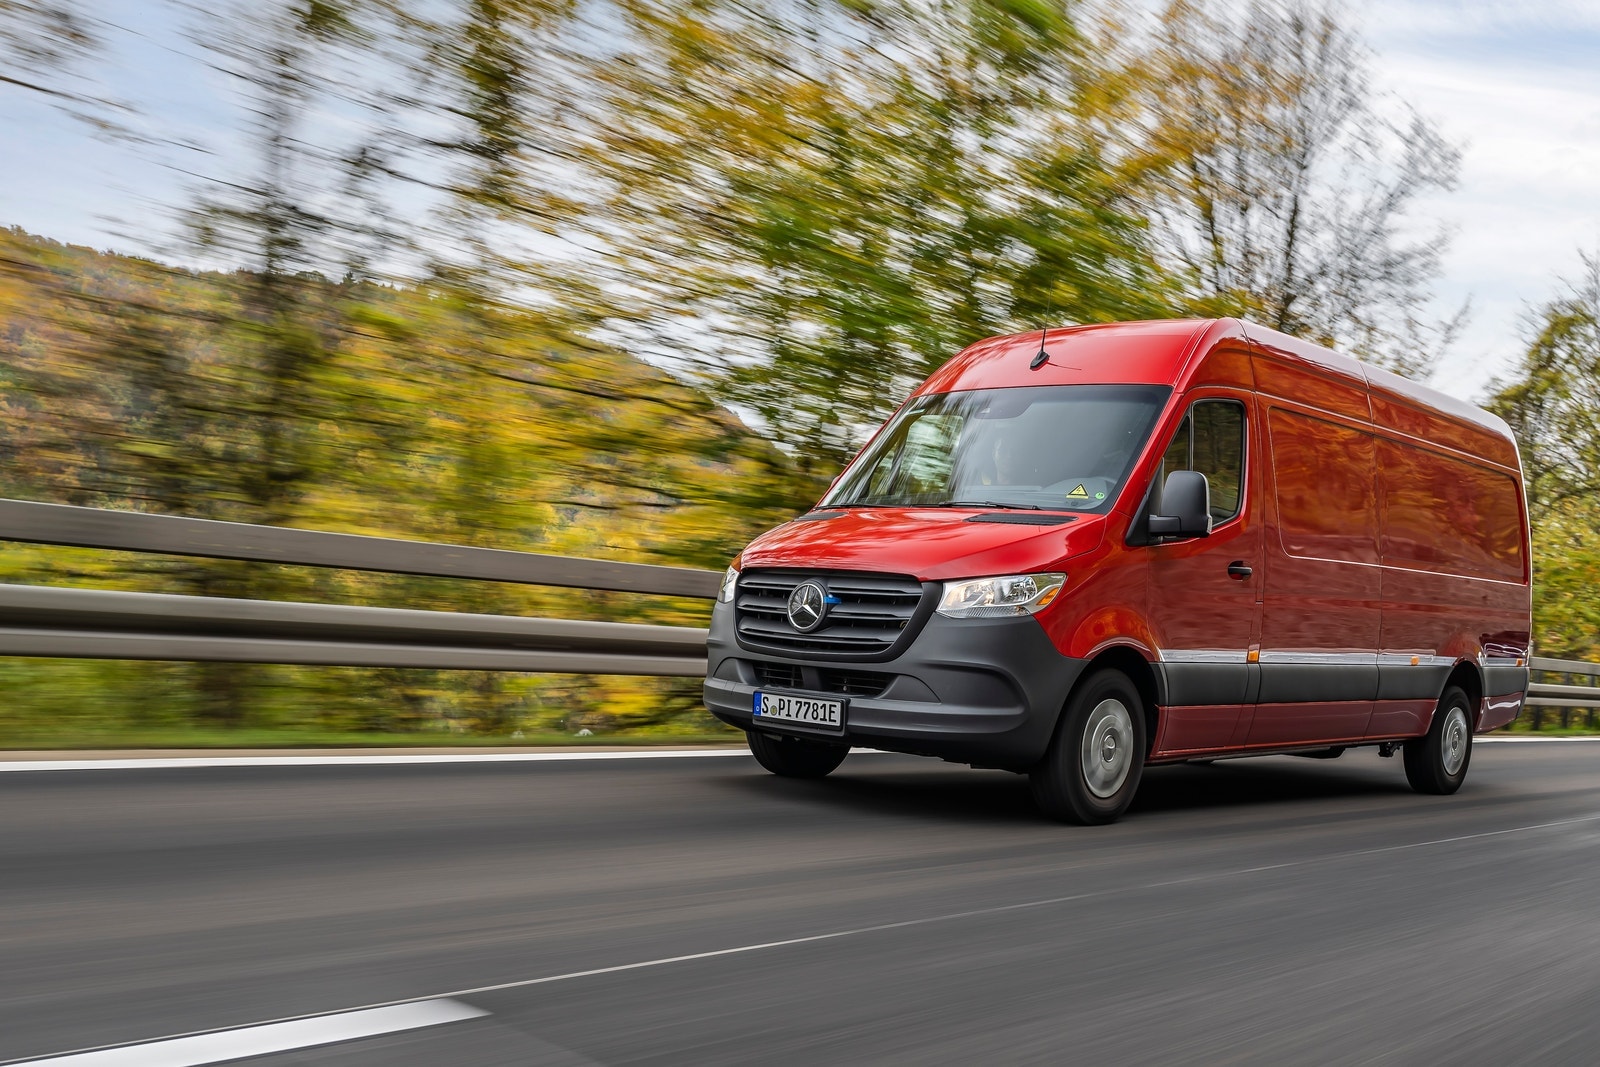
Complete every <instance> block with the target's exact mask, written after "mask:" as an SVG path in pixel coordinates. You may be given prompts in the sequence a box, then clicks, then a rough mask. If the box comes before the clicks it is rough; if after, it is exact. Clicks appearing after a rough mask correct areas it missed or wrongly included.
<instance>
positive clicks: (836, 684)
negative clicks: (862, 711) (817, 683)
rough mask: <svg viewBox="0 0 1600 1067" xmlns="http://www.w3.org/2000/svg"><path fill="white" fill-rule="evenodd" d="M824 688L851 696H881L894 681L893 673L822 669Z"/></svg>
mask: <svg viewBox="0 0 1600 1067" xmlns="http://www.w3.org/2000/svg"><path fill="white" fill-rule="evenodd" d="M818 673H819V674H820V675H821V676H822V688H823V689H825V690H827V691H828V692H830V693H844V694H847V695H849V696H858V697H875V696H881V695H882V694H883V691H884V690H885V689H887V688H889V683H890V682H892V681H894V675H892V674H879V673H877V672H876V671H820V672H818Z"/></svg>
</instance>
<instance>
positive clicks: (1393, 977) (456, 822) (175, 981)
mask: <svg viewBox="0 0 1600 1067" xmlns="http://www.w3.org/2000/svg"><path fill="white" fill-rule="evenodd" d="M1597 787H1600V743H1587V744H1585V743H1548V744H1547V743H1531V744H1493V745H1479V746H1478V747H1477V749H1476V751H1475V753H1474V757H1473V766H1472V770H1471V773H1470V775H1469V777H1468V780H1467V784H1466V786H1465V787H1464V789H1463V790H1462V792H1461V793H1459V794H1458V795H1456V796H1454V797H1447V798H1438V797H1423V796H1419V795H1416V794H1413V793H1411V792H1410V791H1409V790H1408V789H1407V787H1406V785H1405V778H1404V775H1403V773H1402V770H1401V767H1400V765H1399V760H1398V759H1390V760H1383V759H1380V758H1379V757H1378V756H1377V754H1376V752H1374V751H1372V750H1364V751H1360V752H1352V753H1347V754H1346V755H1345V756H1344V757H1343V758H1342V759H1339V760H1336V761H1315V760H1307V759H1293V758H1287V757H1277V758H1270V759H1261V760H1244V761H1235V762H1225V763H1218V764H1214V765H1212V766H1207V767H1173V768H1165V769H1160V768H1158V769H1154V770H1152V771H1150V772H1149V773H1148V774H1147V775H1146V777H1145V781H1144V785H1143V787H1142V789H1141V792H1140V795H1139V797H1138V799H1137V800H1136V802H1135V804H1134V807H1133V809H1132V811H1131V812H1130V813H1129V814H1128V815H1127V816H1126V817H1125V818H1124V820H1123V821H1122V822H1120V823H1118V824H1116V825H1114V826H1110V827H1102V828H1093V829H1085V828H1075V827H1066V826H1058V825H1054V824H1051V823H1047V822H1044V821H1042V820H1041V819H1040V818H1039V817H1038V816H1037V815H1036V814H1035V813H1034V812H1033V811H1032V809H1031V807H1030V805H1029V802H1028V799H1027V794H1026V791H1025V789H1024V784H1023V781H1022V779H1020V778H1017V777H1014V776H1011V775H1007V774H1002V773H998V772H980V771H972V770H968V769H965V768H959V767H952V766H948V765H944V764H939V763H934V762H930V761H923V760H915V759H911V758H904V757H898V756H885V755H878V754H859V755H856V756H852V757H851V759H850V760H847V761H846V763H845V765H844V766H843V767H842V768H841V769H840V770H839V771H838V772H836V773H835V775H834V776H833V777H832V778H830V779H828V780H826V781H823V782H815V783H810V782H790V781H783V780H779V779H776V778H772V777H769V776H767V775H766V774H764V773H763V772H761V771H760V770H759V769H758V768H757V767H756V766H755V764H754V762H753V761H751V760H749V759H748V758H745V757H716V758H711V757H707V758H685V759H672V760H656V761H635V762H625V763H621V762H619V763H540V764H491V765H434V766H418V767H413V766H374V767H351V766H330V767H293V768H265V767H229V768H222V769H144V770H110V771H98V770H97V771H50V772H28V773H7V774H0V811H3V813H4V815H3V818H0V1060H14V1059H25V1058H29V1057H39V1056H45V1055H47V1054H51V1053H57V1052H63V1051H67V1050H74V1049H83V1048H86V1047H91V1046H99V1045H103V1044H110V1043H119V1042H145V1041H150V1040H153V1039H158V1038H163V1037H167V1036H169V1035H176V1034H182V1033H187V1032H192V1031H198V1030H210V1029H213V1028H227V1027H247V1026H252V1025H253V1024H260V1023H265V1022H267V1021H269V1020H278V1019H284V1018H286V1017H296V1016H302V1015H310V1014H318V1013H327V1012H335V1011H339V1010H342V1009H353V1008H361V1007H366V1006H371V1005H377V1004H384V1003H388V1002H392V1001H403V1000H412V999H416V998H428V999H427V1000H426V1003H425V1004H424V1005H423V1007H424V1008H425V1009H427V1010H435V1009H440V1010H444V1009H448V1010H455V1009H457V1008H464V1009H465V1010H464V1011H463V1012H462V1014H465V1015H471V1016H473V1017H471V1018H465V1019H463V1020H461V1021H455V1022H445V1023H443V1024H442V1025H429V1026H424V1027H421V1028H418V1029H412V1030H406V1031H403V1032H394V1033H387V1034H382V1035H380V1036H371V1037H365V1038H360V1037H356V1038H353V1039H347V1040H343V1041H340V1042H336V1043H332V1044H324V1045H319V1046H316V1047H310V1048H304V1047H302V1048H299V1049H298V1050H297V1051H287V1052H279V1053H276V1054H273V1055H268V1056H262V1057H257V1058H254V1059H249V1060H247V1061H243V1062H249V1063H252V1064H261V1065H268V1064H271V1065H274V1067H276V1065H287V1064H319V1065H339V1067H354V1065H372V1067H378V1065H385V1067H387V1065H408V1064H417V1065H423V1064H427V1065H433V1064H448V1065H451V1067H475V1065H486V1064H517V1065H525V1064H552V1065H581V1064H622V1063H635V1062H647V1063H664V1064H722V1063H727V1064H742V1063H751V1062H764V1063H779V1064H781V1063H907V1064H929V1063H949V1064H973V1063H985V1064H987V1063H1095V1064H1109V1063H1155V1062H1169V1063H1171V1062H1181V1063H1220V1062H1242V1063H1271V1064H1281V1063H1291V1062H1292V1063H1395V1064H1401V1063H1404V1064H1408V1065H1409V1064H1419V1063H1453V1064H1477V1063H1482V1064H1496V1065H1501V1064H1506V1063H1584V1064H1592V1063H1596V1062H1600V904H1597V897H1600V788H1597ZM774 942H779V943H778V944H774ZM782 942H789V943H786V944H785V943H782ZM763 946H764V947H763ZM728 950H739V951H728ZM683 957H689V958H683ZM636 965H642V966H636ZM608 969H609V970H608ZM597 971H598V972H599V973H593V972H597ZM537 979H549V980H545V981H534V980H537ZM508 983H509V985H506V986H505V988H499V989H492V988H486V987H493V986H500V985H503V984H508ZM441 1005H442V1006H443V1008H441ZM416 1008H417V1006H416V1005H410V1006H403V1007H402V1008H399V1009H393V1010H394V1011H402V1012H403V1011H411V1010H413V1009H416ZM482 1013H486V1014H482ZM380 1014H381V1013H380ZM344 1018H346V1017H343V1016H340V1017H337V1018H336V1019H335V1022H336V1023H337V1022H338V1021H339V1020H341V1019H344ZM349 1018H356V1017H355V1016H352V1017H349ZM384 1018H385V1019H387V1018H389V1016H387V1015H385V1016H384ZM270 1029H271V1028H268V1030H262V1031H256V1030H244V1031H240V1032H239V1034H240V1035H243V1039H246V1044H245V1046H244V1047H252V1048H253V1047H257V1046H250V1045H249V1044H248V1039H250V1038H251V1035H255V1034H257V1033H261V1034H265V1033H268V1032H269V1031H270ZM290 1044H293V1042H292V1041H291V1042H290ZM181 1047H183V1046H181V1045H177V1044H174V1045H147V1046H143V1052H142V1054H143V1055H144V1056H145V1058H144V1059H142V1060H137V1059H132V1058H125V1059H123V1060H116V1061H115V1062H117V1063H134V1062H140V1063H150V1064H163V1063H177V1062H215V1060H211V1061H205V1060H204V1059H203V1058H202V1059H195V1060H181V1059H180V1058H178V1051H177V1050H179V1049H180V1048H181ZM259 1047H268V1046H265V1045H263V1046H259ZM134 1051H137V1050H134ZM123 1055H125V1056H131V1055H133V1052H125V1053H123ZM63 1062H66V1063H85V1064H87V1063H91V1062H93V1063H101V1062H106V1063H110V1062H113V1061H111V1060H108V1059H102V1060H91V1059H90V1058H89V1057H79V1058H78V1059H77V1060H68V1061H63Z"/></svg>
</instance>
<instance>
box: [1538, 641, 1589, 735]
mask: <svg viewBox="0 0 1600 1067" xmlns="http://www.w3.org/2000/svg"><path fill="white" fill-rule="evenodd" d="M1528 666H1529V668H1530V669H1531V670H1532V674H1531V675H1530V677H1532V678H1535V679H1536V680H1534V681H1532V682H1530V683H1529V685H1528V699H1527V700H1526V701H1525V703H1526V704H1527V705H1528V711H1529V713H1530V715H1531V717H1532V718H1531V721H1530V723H1529V725H1530V726H1531V727H1532V728H1533V729H1535V730H1538V729H1540V728H1541V727H1543V726H1544V712H1545V709H1546V708H1555V709H1558V712H1559V714H1560V716H1561V725H1562V727H1563V728H1566V727H1569V726H1571V725H1572V715H1573V713H1574V712H1575V711H1581V712H1582V714H1583V719H1584V724H1585V725H1586V726H1589V727H1593V726H1594V725H1595V719H1596V714H1595V713H1596V710H1597V709H1600V663H1588V662H1586V661H1584V660H1576V659H1540V658H1535V659H1532V660H1529V661H1528ZM1541 674H1542V675H1544V676H1545V678H1546V679H1548V678H1550V677H1551V676H1554V677H1556V678H1559V679H1560V681H1548V680H1542V679H1539V678H1538V676H1539V675H1541ZM1580 678H1581V679H1583V680H1584V681H1583V683H1582V684H1577V682H1576V680H1577V679H1580Z"/></svg>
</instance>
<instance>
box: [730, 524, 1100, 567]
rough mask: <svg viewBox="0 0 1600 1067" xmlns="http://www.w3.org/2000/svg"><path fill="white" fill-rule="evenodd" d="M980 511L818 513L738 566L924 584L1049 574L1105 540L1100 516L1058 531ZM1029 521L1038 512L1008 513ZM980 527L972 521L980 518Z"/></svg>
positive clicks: (754, 546)
mask: <svg viewBox="0 0 1600 1067" xmlns="http://www.w3.org/2000/svg"><path fill="white" fill-rule="evenodd" d="M997 514H998V513H997V512H995V511H992V510H989V509H982V508H850V509H848V510H839V511H832V510H828V509H819V510H818V511H815V512H810V513H808V515H814V516H817V517H816V518H808V517H807V516H801V517H800V518H798V519H795V520H793V521H791V522H786V523H784V524H783V525H782V526H779V527H778V528H777V529H775V530H769V531H768V532H767V533H764V534H762V535H761V536H760V537H758V538H756V539H755V540H754V541H752V542H750V546H749V547H748V548H746V549H745V550H744V552H742V553H741V554H740V557H739V558H740V567H741V568H748V567H799V568H806V569H820V570H848V571H875V572H878V573H883V574H907V575H910V576H912V577H914V578H916V579H917V580H919V581H924V582H932V581H947V580H949V579H953V578H981V577H985V576H987V575H995V574H1028V573H1032V572H1036V571H1042V570H1049V569H1051V568H1052V567H1054V566H1056V565H1057V564H1059V563H1061V562H1062V561H1063V560H1065V559H1067V558H1068V557H1070V556H1076V555H1079V554H1080V553H1083V552H1088V551H1090V550H1091V549H1093V548H1096V547H1098V546H1099V544H1100V540H1101V538H1102V537H1103V536H1104V535H1105V526H1106V519H1105V516H1103V515H1080V516H1076V517H1074V518H1072V519H1071V520H1070V521H1068V522H1064V523H1062V524H1060V525H1059V526H1038V525H1023V524H1022V523H1021V522H1018V523H1011V522H994V521H987V520H989V519H992V518H994V517H995V516H996V515H997ZM1004 514H1008V515H1013V516H1016V517H1018V518H1019V519H1022V520H1023V521H1026V519H1027V517H1029V516H1038V515H1039V513H1038V512H1028V511H1024V512H1007V513H1004ZM979 516H982V517H983V521H976V522H974V521H970V520H972V519H974V518H975V517H979Z"/></svg>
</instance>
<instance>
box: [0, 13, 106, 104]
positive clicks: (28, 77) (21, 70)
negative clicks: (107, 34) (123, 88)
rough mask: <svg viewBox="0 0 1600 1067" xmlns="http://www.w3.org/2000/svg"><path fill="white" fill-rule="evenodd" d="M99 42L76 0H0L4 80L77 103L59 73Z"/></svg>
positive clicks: (0, 66) (1, 78) (0, 72)
mask: <svg viewBox="0 0 1600 1067" xmlns="http://www.w3.org/2000/svg"><path fill="white" fill-rule="evenodd" d="M99 43H100V42H99V34H98V33H97V27H96V26H95V24H94V21H93V20H92V19H91V18H90V17H89V16H88V15H87V14H85V13H84V12H83V11H82V10H81V9H80V5H79V4H78V3H77V2H75V0H0V84H3V85H10V86H14V87H16V88H18V89H25V90H27V91H29V92H36V93H43V94H44V95H46V96H51V97H55V98H57V99H59V100H63V101H71V102H78V101H80V100H81V99H82V98H81V97H80V96H79V95H78V94H77V93H74V92H71V91H69V90H67V89H65V88H63V87H62V85H61V84H60V83H59V81H58V78H59V76H60V75H61V74H62V72H64V71H67V70H69V69H70V68H71V67H73V66H74V65H75V64H77V63H79V62H81V61H83V60H84V59H86V58H87V57H88V56H89V55H91V54H92V53H93V52H94V51H95V49H96V48H97V47H98V46H99Z"/></svg>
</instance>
